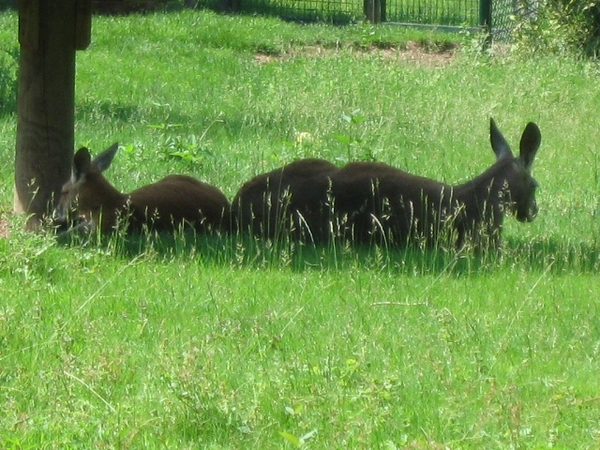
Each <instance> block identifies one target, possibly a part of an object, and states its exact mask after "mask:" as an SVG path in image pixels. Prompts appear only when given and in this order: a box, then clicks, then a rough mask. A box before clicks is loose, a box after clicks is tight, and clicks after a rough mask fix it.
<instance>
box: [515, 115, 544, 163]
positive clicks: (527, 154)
mask: <svg viewBox="0 0 600 450" xmlns="http://www.w3.org/2000/svg"><path fill="white" fill-rule="evenodd" d="M541 143H542V133H541V132H540V129H539V128H538V126H537V125H536V124H535V123H533V122H529V123H528V124H527V126H526V127H525V131H523V135H522V136H521V144H520V152H521V153H520V155H519V157H520V158H521V161H523V164H524V165H525V168H526V169H527V170H531V165H532V164H533V159H534V158H535V155H536V153H537V151H538V148H540V144H541Z"/></svg>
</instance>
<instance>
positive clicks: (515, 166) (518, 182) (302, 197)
mask: <svg viewBox="0 0 600 450" xmlns="http://www.w3.org/2000/svg"><path fill="white" fill-rule="evenodd" d="M490 142H491V145H492V150H493V151H494V153H495V155H496V162H495V163H494V164H493V165H492V166H491V167H490V168H488V169H487V170H486V171H484V172H483V173H482V174H480V175H479V176H477V177H475V178H473V179H472V180H470V181H467V182H466V183H463V184H459V185H456V186H452V185H449V184H445V183H441V182H439V181H435V180H432V179H429V178H424V177H420V176H417V175H413V174H410V173H407V172H404V171H402V170H399V169H396V168H394V167H391V166H389V165H387V164H383V163H373V162H352V163H349V164H347V165H346V166H344V167H342V168H341V169H337V168H336V167H335V166H333V167H328V166H327V165H323V166H322V167H324V170H321V171H315V172H310V171H308V172H303V173H302V174H301V175H302V176H301V177H299V178H297V179H294V181H293V182H290V183H286V184H285V185H286V187H287V189H288V192H287V194H286V195H287V197H288V198H289V200H287V202H286V208H285V212H284V213H283V214H279V215H278V216H273V215H271V216H269V223H270V226H272V225H273V223H272V221H273V220H274V219H278V220H280V221H281V220H283V222H282V223H283V224H284V225H285V226H286V227H289V230H290V231H291V235H292V236H293V237H295V238H298V239H309V240H312V241H314V242H320V241H326V240H328V239H331V238H332V237H335V236H342V237H344V238H348V239H351V240H352V241H355V242H373V241H375V242H382V241H384V242H386V243H388V244H393V245H407V244H409V243H418V244H425V245H426V246H433V245H435V244H436V243H438V241H439V239H440V237H446V238H447V239H450V240H451V241H452V242H453V243H454V244H455V245H456V246H457V247H462V246H463V245H464V244H465V243H466V242H467V241H469V240H470V241H473V243H474V244H475V245H476V246H478V247H482V246H483V247H487V246H492V247H497V246H499V244H500V238H501V232H502V224H503V221H504V216H505V214H506V213H510V214H514V215H515V216H516V219H517V220H518V221H521V222H530V221H532V220H534V218H535V217H536V215H537V212H538V207H537V204H536V200H535V191H536V188H537V182H536V181H535V179H534V178H533V177H532V176H531V166H532V164H533V160H534V158H535V155H536V153H537V150H538V148H539V146H540V143H541V133H540V130H539V128H538V127H537V125H536V124H534V123H533V122H530V123H528V124H527V126H526V127H525V130H524V131H523V134H522V136H521V141H520V154H519V156H514V155H513V153H512V151H511V149H510V146H509V144H508V142H507V141H506V139H505V138H504V136H503V135H502V133H501V132H500V130H499V129H498V127H497V125H496V123H495V121H494V120H493V119H490ZM302 163H303V161H299V162H297V163H295V164H302ZM286 167H287V168H289V166H286ZM286 167H284V168H282V169H278V170H276V171H273V172H271V173H270V174H265V175H262V176H259V177H257V178H255V179H254V180H252V181H251V182H250V183H251V184H252V185H253V186H254V189H255V190H256V191H257V192H259V191H260V192H263V193H268V194H267V195H263V197H262V199H263V200H262V201H263V203H264V202H265V201H267V199H268V201H269V202H271V204H273V203H275V204H281V192H282V191H281V190H279V189H276V188H273V187H272V183H271V185H269V184H268V183H267V182H266V181H267V180H268V179H269V180H270V179H271V178H272V176H273V174H278V173H283V174H285V172H286ZM269 175H270V176H271V178H270V177H269ZM284 178H285V177H284ZM259 186H261V187H259ZM245 187H246V186H244V187H243V188H242V195H241V196H239V198H238V201H241V202H242V209H243V208H248V205H247V204H244V203H245V202H247V201H248V199H247V198H246V199H245V198H244V195H243V191H244V188H245ZM261 189H262V190H261ZM260 200H261V199H260V198H257V197H252V200H251V203H252V205H251V206H252V208H253V210H254V211H256V210H258V209H260V208H261V204H260ZM274 200H277V201H276V202H275V201H274ZM263 208H266V207H265V206H264V205H263ZM280 216H281V217H282V218H283V219H281V218H280ZM255 217H256V220H257V221H259V222H260V221H261V220H263V218H262V216H259V215H256V216H255ZM270 237H272V236H270Z"/></svg>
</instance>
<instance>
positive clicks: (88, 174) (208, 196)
mask: <svg viewBox="0 0 600 450" xmlns="http://www.w3.org/2000/svg"><path fill="white" fill-rule="evenodd" d="M117 149H118V144H116V143H115V144H113V145H112V146H110V147H109V148H108V149H107V150H105V151H104V152H102V153H101V154H99V155H98V156H97V157H96V158H94V159H93V160H92V159H91V156H90V152H89V150H88V149H87V148H86V147H82V148H80V149H79V150H78V151H77V152H76V153H75V156H74V157H73V174H72V177H71V180H70V181H68V182H67V183H65V185H64V186H63V189H62V194H61V199H60V203H59V205H58V207H57V214H58V219H57V221H56V222H57V223H58V224H62V225H64V224H66V223H68V220H69V216H70V214H71V213H72V212H76V213H77V220H79V219H81V220H82V224H81V226H85V227H89V228H90V229H92V230H93V229H95V228H100V229H101V230H102V231H104V232H107V231H111V230H114V229H116V228H117V227H118V226H121V225H123V226H126V229H127V231H142V230H144V229H148V230H156V231H161V230H177V229H179V228H180V227H181V226H190V227H192V228H194V229H195V230H197V231H208V230H219V229H226V227H229V225H230V224H229V213H230V205H229V202H228V200H227V198H226V197H225V195H224V194H223V193H222V192H221V191H220V190H219V189H217V188H216V187H213V186H211V185H209V184H206V183H202V182H200V181H198V180H196V179H194V178H192V177H189V176H186V175H169V176H167V177H165V178H163V179H162V180H160V181H158V182H156V183H153V184H149V185H147V186H143V187H141V188H139V189H136V190H134V191H132V192H131V193H129V194H123V193H121V192H119V191H118V190H117V189H116V188H115V187H114V186H113V185H111V184H110V183H109V182H108V180H107V179H106V178H105V177H104V175H103V174H102V172H104V171H105V170H106V169H108V167H109V166H110V164H111V162H112V160H113V158H114V156H115V154H116V153H117Z"/></svg>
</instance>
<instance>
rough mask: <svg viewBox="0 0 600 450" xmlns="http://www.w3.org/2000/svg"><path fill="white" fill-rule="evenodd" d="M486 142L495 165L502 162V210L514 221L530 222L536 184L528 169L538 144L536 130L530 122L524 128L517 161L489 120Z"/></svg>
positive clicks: (496, 128) (532, 213) (534, 201)
mask: <svg viewBox="0 0 600 450" xmlns="http://www.w3.org/2000/svg"><path fill="white" fill-rule="evenodd" d="M490 140H491V144H492V149H493V150H494V153H495V154H496V158H497V159H498V161H505V163H504V164H503V165H502V166H501V167H502V169H501V170H502V172H501V174H500V175H499V178H500V179H501V180H502V183H503V188H502V199H503V200H504V204H505V206H508V207H509V209H510V210H511V211H512V212H513V213H514V215H515V217H516V218H517V220H518V221H520V222H531V221H533V220H534V219H535V217H536V215H537V212H538V207H537V203H536V200H535V191H536V188H537V186H538V183H537V181H536V180H535V179H534V178H533V177H532V175H531V166H532V164H533V160H534V158H535V155H536V153H537V151H538V148H539V147H540V143H541V141H542V135H541V133H540V129H539V128H538V126H537V125H536V124H535V123H533V122H529V123H528V124H527V126H526V127H525V130H524V131H523V134H522V136H521V142H520V145H519V147H520V148H519V150H520V153H519V156H518V157H515V156H514V155H513V153H512V151H511V149H510V146H509V145H508V143H507V142H506V139H504V136H502V133H500V130H498V127H497V126H496V123H495V122H494V119H491V120H490Z"/></svg>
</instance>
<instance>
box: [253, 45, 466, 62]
mask: <svg viewBox="0 0 600 450" xmlns="http://www.w3.org/2000/svg"><path fill="white" fill-rule="evenodd" d="M351 48H352V50H354V51H355V52H356V54H357V56H359V57H360V55H367V54H368V55H379V56H381V57H382V58H385V59H387V60H397V61H399V62H408V63H413V64H418V65H422V66H427V67H443V66H445V65H447V64H449V63H450V62H452V61H453V60H454V58H455V55H456V51H457V50H458V45H457V44H452V43H442V44H435V43H422V42H409V43H407V44H406V45H403V46H392V45H389V46H388V45H382V46H372V47H367V48H365V47H351ZM339 50H340V49H339V48H329V47H322V46H318V45H314V46H306V47H302V48H298V49H292V50H290V51H287V52H284V53H279V54H271V53H262V52H258V53H257V54H256V55H255V61H256V62H257V63H258V64H268V63H271V62H276V61H285V60H289V59H293V58H297V57H309V58H310V57H315V58H318V57H327V56H332V55H335V54H336V53H337V52H339Z"/></svg>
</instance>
